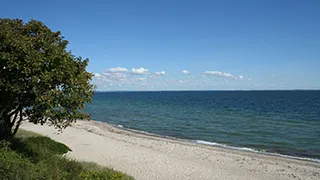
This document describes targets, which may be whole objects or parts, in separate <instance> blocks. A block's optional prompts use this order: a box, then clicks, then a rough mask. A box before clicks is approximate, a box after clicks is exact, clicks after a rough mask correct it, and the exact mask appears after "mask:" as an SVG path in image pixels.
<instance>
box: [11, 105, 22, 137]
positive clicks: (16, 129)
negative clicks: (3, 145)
mask: <svg viewBox="0 0 320 180" xmlns="http://www.w3.org/2000/svg"><path fill="white" fill-rule="evenodd" d="M22 120H23V115H22V109H20V119H19V121H18V122H17V125H16V127H15V129H14V131H13V133H12V135H16V133H17V132H18V129H19V127H20V125H21V124H22V123H21V122H22Z"/></svg>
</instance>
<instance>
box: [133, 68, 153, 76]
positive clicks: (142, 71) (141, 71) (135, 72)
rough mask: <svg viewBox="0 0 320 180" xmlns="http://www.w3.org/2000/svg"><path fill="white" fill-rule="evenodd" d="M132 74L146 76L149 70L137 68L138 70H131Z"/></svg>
mask: <svg viewBox="0 0 320 180" xmlns="http://www.w3.org/2000/svg"><path fill="white" fill-rule="evenodd" d="M131 73H132V74H137V75H142V74H148V73H149V70H148V69H145V68H143V67H141V68H139V69H135V68H133V69H132V72H131Z"/></svg>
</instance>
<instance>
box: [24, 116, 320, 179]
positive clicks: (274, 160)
mask: <svg viewBox="0 0 320 180" xmlns="http://www.w3.org/2000/svg"><path fill="white" fill-rule="evenodd" d="M21 128H23V129H26V130H31V131H34V132H37V133H40V134H43V135H45V136H48V137H50V138H52V139H54V140H56V141H60V142H62V143H65V144H66V145H68V146H69V147H70V148H71V149H72V152H69V153H68V154H67V156H68V157H70V158H74V159H76V160H81V161H92V162H96V163H98V164H100V165H104V166H108V167H111V168H114V169H115V170H119V171H122V172H124V173H127V174H129V175H131V176H133V177H134V178H135V179H137V180H150V179H154V180H158V179H159V180H160V179H161V180H162V179H164V180H170V179H172V180H178V179H218V180H219V179H221V180H229V179H230V180H231V179H234V180H242V179H243V180H250V179H252V180H255V179H262V180H263V179H271V180H276V179H279V180H283V179H301V180H309V179H310V180H318V179H320V163H314V162H308V161H302V160H295V159H289V158H283V157H276V156H268V155H263V154H257V153H251V152H244V151H236V150H231V149H224V148H218V147H212V146H206V145H200V144H194V143H191V142H183V141H179V140H174V139H167V138H161V137H157V136H152V135H146V134H141V133H135V132H131V131H126V130H123V129H119V128H115V127H113V126H110V125H108V124H106V123H101V122H97V121H78V122H77V123H76V124H73V125H72V127H68V128H67V129H65V130H63V133H60V134H58V133H57V130H56V129H54V128H53V127H49V126H40V125H33V124H30V123H24V124H23V125H22V127H21Z"/></svg>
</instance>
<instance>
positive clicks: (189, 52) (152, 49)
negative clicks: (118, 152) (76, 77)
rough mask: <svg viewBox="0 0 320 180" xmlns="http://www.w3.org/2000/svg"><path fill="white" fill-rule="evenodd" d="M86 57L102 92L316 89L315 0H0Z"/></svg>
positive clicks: (2, 10)
mask: <svg viewBox="0 0 320 180" xmlns="http://www.w3.org/2000/svg"><path fill="white" fill-rule="evenodd" d="M0 16H1V17H2V18H19V19H23V20H24V21H26V22H27V21H29V20H30V19H35V20H39V21H42V22H43V23H44V24H46V25H47V26H48V27H49V28H51V29H52V30H53V31H61V32H62V35H63V36H64V37H65V39H67V40H68V41H69V43H70V44H69V45H68V50H71V51H72V53H73V54H75V55H77V56H81V57H83V58H89V59H90V62H89V65H88V67H87V70H88V71H89V72H92V73H94V74H95V76H94V77H93V80H92V83H93V84H95V85H96V87H97V90H99V91H117V90H133V91H135V90H264V89H266V90H270V89H273V90H278V89H320V1H319V0H304V1H301V0H241V1H239V0H233V1H231V0H224V1H214V0H161V1H150V0H134V1H133V0H104V1H102V0H92V1H82V0H77V1H72V0H68V1H62V0H55V1H43V0H42V1H37V0H28V1H25V0H20V1H17V0H2V1H1V6H0Z"/></svg>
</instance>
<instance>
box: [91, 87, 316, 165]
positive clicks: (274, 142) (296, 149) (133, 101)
mask: <svg viewBox="0 0 320 180" xmlns="http://www.w3.org/2000/svg"><path fill="white" fill-rule="evenodd" d="M85 111H86V112H89V113H90V114H91V119H93V120H97V121H102V122H107V123H110V124H113V125H121V126H123V127H124V128H128V129H134V130H139V131H145V132H149V133H153V134H158V135H162V136H170V137H175V138H179V139H184V140H190V141H193V142H195V143H203V144H208V145H214V146H222V147H226V148H235V149H240V150H241V149H242V150H249V151H257V152H262V153H272V154H279V155H289V156H294V157H303V158H307V159H309V160H310V159H311V160H314V161H317V162H320V91H176V92H169V91H163V92H96V93H95V95H94V98H93V101H92V103H91V104H88V105H86V107H85ZM121 126H120V127H121Z"/></svg>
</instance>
